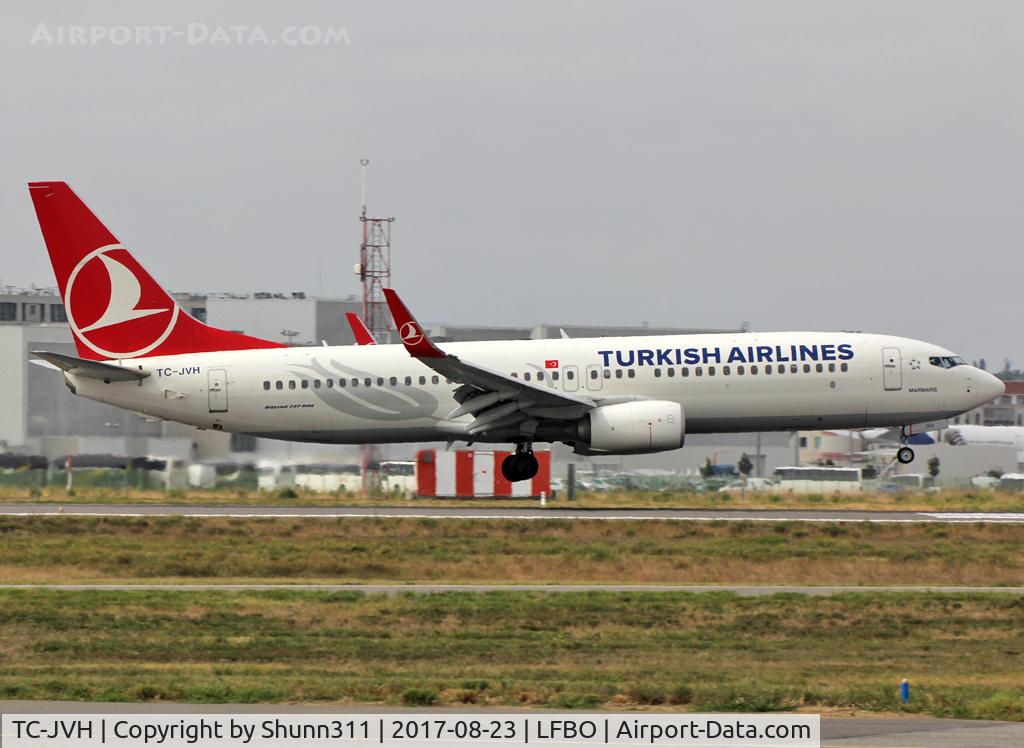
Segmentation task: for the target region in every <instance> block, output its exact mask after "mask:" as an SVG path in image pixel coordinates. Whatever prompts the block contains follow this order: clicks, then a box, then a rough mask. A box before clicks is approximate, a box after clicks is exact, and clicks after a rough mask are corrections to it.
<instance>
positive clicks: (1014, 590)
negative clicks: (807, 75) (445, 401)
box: [0, 583, 1024, 597]
mask: <svg viewBox="0 0 1024 748" xmlns="http://www.w3.org/2000/svg"><path fill="white" fill-rule="evenodd" d="M0 590H55V591H70V592H77V591H83V590H95V591H103V592H137V591H161V592H164V591H170V592H206V591H220V592H260V591H270V590H273V591H279V590H295V591H310V592H362V593H365V594H367V595H381V594H383V595H399V594H402V593H419V594H437V593H443V592H473V593H485V592H550V593H561V592H699V593H705V592H729V593H732V594H734V595H739V596H740V597H764V596H768V595H780V594H785V593H789V594H794V595H817V596H821V597H828V596H832V595H845V594H850V593H857V592H916V593H948V594H972V593H973V594H977V593H1000V594H1004V595H1024V587H965V586H935V587H929V586H925V585H915V586H873V587H855V586H849V587H842V586H821V587H818V586H809V585H764V586H757V585H735V584H258V583H252V584H246V583H243V584H191V583H185V584H146V583H140V584H0Z"/></svg>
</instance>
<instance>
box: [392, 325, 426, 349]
mask: <svg viewBox="0 0 1024 748" xmlns="http://www.w3.org/2000/svg"><path fill="white" fill-rule="evenodd" d="M398 334H399V335H401V336H402V340H403V341H405V342H406V343H408V344H409V345H417V344H418V343H420V342H422V340H423V331H422V330H420V328H419V327H418V326H417V325H416V323H415V322H406V323H405V324H404V325H402V329H401V330H399V332H398Z"/></svg>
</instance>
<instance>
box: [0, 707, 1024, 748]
mask: <svg viewBox="0 0 1024 748" xmlns="http://www.w3.org/2000/svg"><path fill="white" fill-rule="evenodd" d="M479 711H480V710H472V709H465V708H449V709H445V708H430V709H423V708H417V709H410V708H408V707H400V706H349V705H345V706H339V705H330V704H328V705H323V704H174V703H152V704H126V703H117V704H108V703H95V702H85V701H78V702H75V701H0V712H2V713H4V714H115V713H118V714H124V713H135V714H195V713H200V714H211V713H215V714H225V713H226V714H236V713H250V714H253V713H256V714H259V713H267V712H269V713H287V714H301V713H320V714H322V713H334V714H379V713H396V712H414V713H416V714H424V713H427V712H430V713H437V712H441V713H448V714H473V713H474V712H479ZM487 711H508V712H515V713H523V712H533V711H536V712H542V713H543V712H547V713H550V712H548V710H530V709H501V708H500V707H499V708H495V707H487ZM573 714H576V715H581V716H582V715H583V714H586V712H583V711H579V712H573ZM821 733H822V741H821V745H822V747H823V748H868V747H869V746H871V747H876V748H965V747H967V746H969V747H970V748H1005V746H1010V745H1024V723H1014V722H984V721H980V720H966V719H934V718H930V717H822V719H821Z"/></svg>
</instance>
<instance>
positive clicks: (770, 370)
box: [764, 364, 772, 374]
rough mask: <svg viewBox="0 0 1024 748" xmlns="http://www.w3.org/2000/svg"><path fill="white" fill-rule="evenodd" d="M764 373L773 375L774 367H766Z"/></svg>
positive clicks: (769, 365)
mask: <svg viewBox="0 0 1024 748" xmlns="http://www.w3.org/2000/svg"><path fill="white" fill-rule="evenodd" d="M764 373H765V374H771V373H772V365H771V364H768V365H767V366H765V367H764Z"/></svg>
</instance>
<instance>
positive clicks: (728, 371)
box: [722, 366, 732, 376]
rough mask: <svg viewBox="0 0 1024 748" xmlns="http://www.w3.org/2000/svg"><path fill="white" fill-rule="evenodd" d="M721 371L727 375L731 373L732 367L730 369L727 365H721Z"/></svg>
mask: <svg viewBox="0 0 1024 748" xmlns="http://www.w3.org/2000/svg"><path fill="white" fill-rule="evenodd" d="M722 373H723V374H724V375H725V376H729V374H731V373H732V369H730V368H729V367H728V366H723V367H722Z"/></svg>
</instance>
